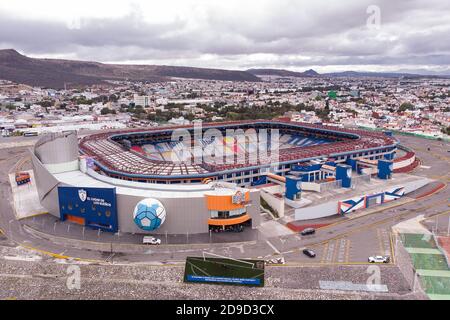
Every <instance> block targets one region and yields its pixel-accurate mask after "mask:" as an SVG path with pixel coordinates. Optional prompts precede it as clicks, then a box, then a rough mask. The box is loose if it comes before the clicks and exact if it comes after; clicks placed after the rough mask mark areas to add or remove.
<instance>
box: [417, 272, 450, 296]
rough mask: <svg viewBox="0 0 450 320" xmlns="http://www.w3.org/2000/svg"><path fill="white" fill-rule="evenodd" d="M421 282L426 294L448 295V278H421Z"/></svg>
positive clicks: (449, 281) (449, 289) (449, 279)
mask: <svg viewBox="0 0 450 320" xmlns="http://www.w3.org/2000/svg"><path fill="white" fill-rule="evenodd" d="M421 280H422V287H423V289H424V290H425V292H426V293H430V294H446V295H450V278H446V277H428V276H422V277H421Z"/></svg>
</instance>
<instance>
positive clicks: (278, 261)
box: [266, 257, 286, 265]
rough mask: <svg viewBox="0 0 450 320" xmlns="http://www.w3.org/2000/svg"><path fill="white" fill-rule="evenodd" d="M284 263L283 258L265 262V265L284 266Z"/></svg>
mask: <svg viewBox="0 0 450 320" xmlns="http://www.w3.org/2000/svg"><path fill="white" fill-rule="evenodd" d="M285 263H286V262H285V260H284V258H283V257H281V258H275V259H269V260H266V265H270V264H285Z"/></svg>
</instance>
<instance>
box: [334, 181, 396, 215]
mask: <svg viewBox="0 0 450 320" xmlns="http://www.w3.org/2000/svg"><path fill="white" fill-rule="evenodd" d="M404 195H405V188H404V187H394V188H391V189H388V190H387V191H385V192H382V193H377V194H372V195H367V196H362V197H355V198H351V199H347V200H342V201H339V202H338V214H347V213H350V212H353V211H356V210H359V209H364V208H370V207H373V206H376V205H380V204H383V203H385V202H389V201H393V200H396V199H399V198H401V197H403V196H404Z"/></svg>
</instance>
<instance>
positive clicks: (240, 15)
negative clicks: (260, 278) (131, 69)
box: [0, 0, 450, 74]
mask: <svg viewBox="0 0 450 320" xmlns="http://www.w3.org/2000/svg"><path fill="white" fill-rule="evenodd" d="M419 9H420V10H419ZM446 12H447V13H448V12H450V4H448V3H446V2H444V1H431V2H430V1H426V2H425V1H421V0H419V1H400V2H396V3H389V2H388V1H346V2H345V5H343V4H335V3H325V2H324V1H318V2H315V3H314V4H311V3H306V2H305V1H283V2H282V3H280V2H277V3H275V2H273V1H262V2H261V1H258V2H252V1H246V2H245V4H242V3H240V2H237V1H230V2H227V3H214V4H210V3H209V2H207V1H182V2H180V1H166V2H164V3H158V4H157V5H156V4H155V3H154V2H153V3H151V2H150V3H148V2H143V1H121V2H120V3H114V4H110V3H106V2H105V1H89V2H88V1H81V2H80V1H78V2H65V3H64V4H61V3H52V2H50V1H40V2H39V4H35V3H33V2H30V1H17V2H14V3H8V4H6V3H4V4H0V17H1V19H0V39H1V40H0V48H1V49H6V48H14V49H17V50H18V51H20V52H21V53H23V54H26V55H28V56H31V57H37V58H63V59H74V60H89V61H99V62H104V63H124V64H157V65H180V66H181V65H184V66H194V67H206V68H224V69H239V70H245V69H249V68H279V69H289V70H293V71H304V70H306V69H309V68H313V69H314V70H317V71H318V72H321V73H323V72H338V71H347V70H355V71H379V72H380V71H385V72H393V71H397V72H398V71H401V72H412V73H414V72H419V73H428V74H450V67H449V64H450V63H449V62H450V45H449V44H448V42H447V41H442V40H443V39H444V38H445V37H446V35H447V34H448V31H449V30H450V23H449V22H448V19H446V14H445V13H446ZM313 17H314V19H313Z"/></svg>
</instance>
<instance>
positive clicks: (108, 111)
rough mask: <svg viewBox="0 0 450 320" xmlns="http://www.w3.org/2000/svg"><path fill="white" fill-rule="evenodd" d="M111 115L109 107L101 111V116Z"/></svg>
mask: <svg viewBox="0 0 450 320" xmlns="http://www.w3.org/2000/svg"><path fill="white" fill-rule="evenodd" d="M110 113H112V110H110V109H109V108H107V107H104V108H103V109H102V110H101V111H100V114H101V115H103V116H104V115H106V114H110Z"/></svg>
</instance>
